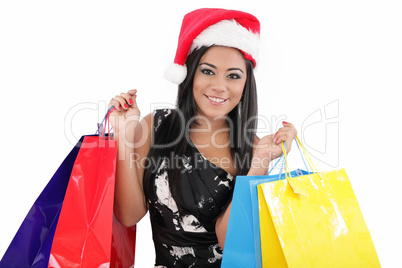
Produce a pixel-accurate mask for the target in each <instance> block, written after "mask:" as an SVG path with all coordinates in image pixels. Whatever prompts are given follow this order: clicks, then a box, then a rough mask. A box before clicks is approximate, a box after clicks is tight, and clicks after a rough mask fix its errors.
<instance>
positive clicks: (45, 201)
mask: <svg viewBox="0 0 402 268" xmlns="http://www.w3.org/2000/svg"><path fill="white" fill-rule="evenodd" d="M82 141H83V138H81V139H80V140H79V141H78V142H77V144H76V146H74V148H73V149H72V150H71V152H70V153H69V154H68V155H67V157H66V158H65V159H64V161H63V162H62V164H61V165H60V167H59V168H58V169H57V171H56V173H55V174H54V175H53V177H52V178H51V179H50V181H49V182H48V184H47V185H46V187H45V188H44V189H43V191H42V193H41V194H40V195H39V197H38V198H37V199H36V201H35V202H34V204H33V205H32V207H31V209H30V210H29V212H28V214H27V216H26V217H25V219H24V221H23V222H22V224H21V226H20V228H19V229H18V231H17V233H16V235H15V236H14V238H13V240H12V241H11V243H10V245H9V246H8V248H7V250H6V252H5V254H4V255H3V257H2V259H1V261H0V267H2V268H3V267H4V268H6V267H22V268H23V267H47V264H48V262H49V254H50V249H51V246H52V241H53V236H54V232H55V230H56V225H57V221H58V218H59V214H60V209H61V206H62V204H63V200H64V195H65V192H66V189H67V185H68V181H69V178H70V173H71V170H72V168H73V165H74V162H75V159H76V157H77V154H78V151H79V149H80V145H81V143H82Z"/></svg>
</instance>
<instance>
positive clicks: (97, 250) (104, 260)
mask: <svg viewBox="0 0 402 268" xmlns="http://www.w3.org/2000/svg"><path fill="white" fill-rule="evenodd" d="M116 154H117V143H116V141H114V140H111V139H107V138H103V137H98V136H86V137H85V138H84V141H83V144H82V146H81V149H80V151H79V153H78V155H77V159H76V161H75V164H74V167H73V170H72V171H71V176H70V181H69V184H68V187H67V191H66V195H65V198H64V204H63V207H62V210H61V213H60V218H59V221H58V224H57V228H56V233H55V235H54V239H53V245H52V249H51V255H50V259H49V267H109V266H110V267H131V266H132V265H133V264H134V246H135V227H133V228H131V229H126V228H124V227H122V226H120V225H119V223H118V222H117V221H116V220H114V218H113V200H114V183H115V171H116ZM117 228H120V229H117ZM113 230H115V232H114V234H115V236H113V240H112V233H113ZM116 235H117V236H116ZM126 235H127V236H126ZM133 235H134V236H133ZM112 241H113V242H114V244H115V247H114V248H115V249H113V248H112ZM116 243H117V244H116ZM121 243H123V244H121ZM116 246H117V249H116ZM119 246H122V247H123V248H126V251H124V252H125V254H121V255H120V251H121V250H122V249H121V248H120V249H119ZM112 251H113V252H114V254H112ZM116 252H117V253H118V254H116ZM112 256H113V258H115V259H114V260H112V261H111V259H112ZM122 258H126V260H124V259H122Z"/></svg>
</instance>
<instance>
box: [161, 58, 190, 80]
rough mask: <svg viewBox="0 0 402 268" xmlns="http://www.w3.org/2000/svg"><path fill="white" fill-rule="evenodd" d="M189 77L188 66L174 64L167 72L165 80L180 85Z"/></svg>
mask: <svg viewBox="0 0 402 268" xmlns="http://www.w3.org/2000/svg"><path fill="white" fill-rule="evenodd" d="M186 76H187V67H186V65H184V66H183V65H179V64H176V63H172V64H170V65H169V67H168V68H167V69H166V71H165V78H166V79H167V80H169V81H170V82H172V83H175V84H176V85H180V84H181V83H182V82H183V81H184V79H186Z"/></svg>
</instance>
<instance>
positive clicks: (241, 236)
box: [221, 157, 311, 268]
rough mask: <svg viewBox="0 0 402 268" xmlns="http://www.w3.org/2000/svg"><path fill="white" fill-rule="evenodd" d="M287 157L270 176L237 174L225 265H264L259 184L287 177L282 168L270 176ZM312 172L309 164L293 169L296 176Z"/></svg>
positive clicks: (281, 160) (227, 266)
mask: <svg viewBox="0 0 402 268" xmlns="http://www.w3.org/2000/svg"><path fill="white" fill-rule="evenodd" d="M283 160H284V158H283V157H282V158H280V159H279V160H278V161H277V162H276V164H275V165H274V166H273V167H272V168H271V170H270V171H269V172H268V175H267V176H237V177H236V184H235V188H234V192H233V198H232V206H231V210H230V217H229V222H228V227H227V231H226V239H225V248H224V251H223V258H222V265H221V267H222V268H231V267H249V268H253V267H256V268H261V267H262V259H261V240H260V220H259V208H258V194H257V190H258V189H257V186H258V185H259V184H261V183H264V182H270V181H276V180H283V179H285V174H284V173H282V168H281V169H280V171H279V173H278V174H273V175H270V174H271V172H272V171H273V170H274V169H275V167H276V166H277V165H278V164H281V165H283V164H284V163H283ZM309 173H311V172H309V171H308V169H307V167H306V170H302V169H297V170H294V171H292V176H293V177H297V176H301V175H305V174H309Z"/></svg>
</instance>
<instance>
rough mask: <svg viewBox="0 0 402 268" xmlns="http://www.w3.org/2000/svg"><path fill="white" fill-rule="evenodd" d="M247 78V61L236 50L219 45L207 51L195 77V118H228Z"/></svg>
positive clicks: (239, 97) (240, 95)
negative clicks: (196, 111)
mask: <svg viewBox="0 0 402 268" xmlns="http://www.w3.org/2000/svg"><path fill="white" fill-rule="evenodd" d="M246 79H247V70H246V61H245V59H244V57H243V54H242V53H241V52H240V51H239V50H238V49H235V48H229V47H221V46H213V47H211V48H210V49H208V50H207V52H205V53H204V55H203V56H202V57H201V59H200V62H199V64H198V66H197V70H196V72H195V76H194V83H193V94H194V100H195V102H196V104H197V106H198V111H199V114H198V115H200V116H206V117H208V118H209V119H217V117H222V116H227V115H228V113H229V112H230V111H231V110H233V108H235V107H236V105H237V104H238V103H239V102H240V100H241V97H242V94H243V89H244V85H245V83H246Z"/></svg>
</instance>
